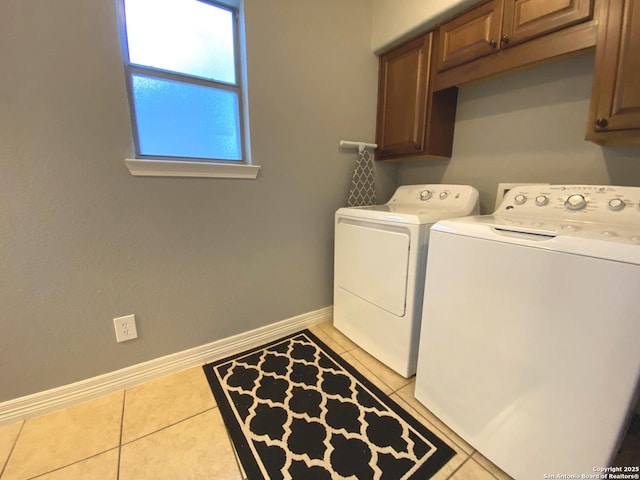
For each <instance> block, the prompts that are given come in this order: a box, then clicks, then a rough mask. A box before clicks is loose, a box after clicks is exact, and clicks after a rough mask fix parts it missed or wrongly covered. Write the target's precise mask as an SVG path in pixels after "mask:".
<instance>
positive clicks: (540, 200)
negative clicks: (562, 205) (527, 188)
mask: <svg viewBox="0 0 640 480" xmlns="http://www.w3.org/2000/svg"><path fill="white" fill-rule="evenodd" d="M547 203H549V197H547V196H546V195H538V196H537V197H536V205H537V206H539V207H544V206H545V205H546V204H547Z"/></svg>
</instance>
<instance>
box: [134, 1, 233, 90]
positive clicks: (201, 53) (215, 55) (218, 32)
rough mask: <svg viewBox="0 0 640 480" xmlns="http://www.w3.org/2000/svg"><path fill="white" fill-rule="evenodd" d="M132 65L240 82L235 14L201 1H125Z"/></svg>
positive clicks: (228, 81)
mask: <svg viewBox="0 0 640 480" xmlns="http://www.w3.org/2000/svg"><path fill="white" fill-rule="evenodd" d="M125 14H126V23H127V39H128V45H129V59H130V61H131V63H137V64H138V65H145V66H149V67H155V68H161V69H163V70H171V71H174V72H179V73H184V74H187V75H194V76H198V77H203V78H210V79H213V80H218V81H222V82H227V83H233V84H235V83H236V73H235V61H234V58H235V53H234V37H233V14H232V12H231V11H229V10H225V9H223V8H218V7H216V6H214V5H210V4H207V3H203V2H200V1H198V0H126V2H125Z"/></svg>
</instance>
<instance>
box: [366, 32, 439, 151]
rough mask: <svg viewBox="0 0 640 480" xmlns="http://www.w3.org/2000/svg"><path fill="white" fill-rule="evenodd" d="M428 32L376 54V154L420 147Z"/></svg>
mask: <svg viewBox="0 0 640 480" xmlns="http://www.w3.org/2000/svg"><path fill="white" fill-rule="evenodd" d="M431 40H432V34H428V35H425V36H423V37H420V38H417V39H416V40H413V41H411V42H409V43H407V44H405V45H403V46H402V47H399V48H398V49H396V50H393V51H391V52H389V53H388V54H385V55H382V56H381V57H380V77H379V84H378V131H377V135H376V137H377V139H376V141H377V143H378V148H379V150H378V154H379V155H383V156H384V155H396V154H406V153H412V152H415V151H418V150H420V149H422V145H423V142H424V125H425V116H426V108H427V106H426V100H427V87H428V81H429V67H430V56H431Z"/></svg>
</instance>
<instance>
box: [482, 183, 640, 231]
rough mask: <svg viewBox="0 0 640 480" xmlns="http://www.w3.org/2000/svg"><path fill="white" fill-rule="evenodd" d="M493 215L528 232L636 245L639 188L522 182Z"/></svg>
mask: <svg viewBox="0 0 640 480" xmlns="http://www.w3.org/2000/svg"><path fill="white" fill-rule="evenodd" d="M493 217H494V221H495V222H496V223H501V224H504V225H505V226H509V227H511V228H514V229H518V230H520V231H523V232H524V231H526V232H528V233H541V234H543V235H545V234H549V235H557V234H561V233H562V234H573V235H575V236H587V237H591V238H594V237H595V238H603V239H604V238H607V239H610V240H614V239H615V240H618V241H624V242H630V243H637V244H640V187H620V186H610V185H530V186H529V185H524V186H520V187H515V188H513V189H512V190H510V191H509V192H507V194H506V195H505V197H504V199H503V200H502V203H501V204H500V206H499V207H498V208H497V210H496V211H495V212H494V213H493Z"/></svg>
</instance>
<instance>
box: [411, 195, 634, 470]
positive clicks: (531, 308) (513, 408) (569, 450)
mask: <svg viewBox="0 0 640 480" xmlns="http://www.w3.org/2000/svg"><path fill="white" fill-rule="evenodd" d="M426 284H427V286H428V288H427V289H426V290H425V296H424V308H423V317H422V329H421V334H420V351H419V358H418V370H417V374H416V393H415V395H416V398H417V399H418V400H419V401H420V402H421V403H423V404H424V405H425V406H426V407H427V408H429V409H430V410H431V411H432V412H433V413H434V414H435V415H436V416H438V417H439V418H440V419H441V420H442V421H443V422H444V423H446V424H447V425H448V426H449V427H451V428H452V429H453V430H454V431H455V432H456V433H457V434H459V435H460V436H461V437H462V438H464V439H465V440H466V441H467V442H469V443H470V444H471V445H472V446H473V447H474V448H476V449H477V450H479V451H480V452H481V453H482V454H483V455H485V456H486V457H488V458H489V459H490V460H491V461H492V462H494V463H495V464H497V465H498V466H499V467H501V468H502V469H503V470H504V471H505V472H507V473H508V474H509V475H511V476H512V477H514V478H515V479H518V480H520V479H525V480H526V479H541V478H604V477H593V476H591V477H589V476H588V475H597V474H599V471H598V470H594V469H598V468H603V467H607V466H608V465H609V464H610V462H611V460H612V458H613V457H614V455H615V454H616V451H617V448H618V445H619V442H620V441H621V438H622V436H623V435H624V432H625V426H626V423H627V422H628V420H629V418H630V414H631V411H632V409H633V406H634V404H635V400H636V399H637V396H638V385H639V378H640V348H639V347H638V342H639V340H640V188H634V187H613V186H575V185H564V186H561V185H555V186H525V187H516V188H514V189H513V190H511V191H509V192H508V194H507V195H506V196H505V199H504V200H503V202H502V203H501V205H500V207H499V208H498V209H497V210H496V212H494V214H493V215H485V216H477V217H468V218H466V219H458V220H448V221H443V222H439V223H437V224H436V225H434V226H433V227H432V230H431V239H430V242H429V258H428V261H427V273H426ZM639 458H640V457H639ZM636 465H637V464H636ZM636 473H638V472H637V471H636V472H631V474H636ZM558 474H561V475H577V476H571V477H569V476H567V477H558V476H557V475H558ZM545 475H547V476H545ZM552 475H553V476H552ZM582 475H585V476H582Z"/></svg>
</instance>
